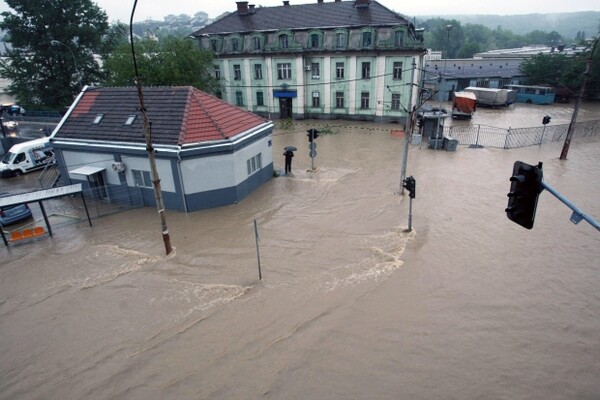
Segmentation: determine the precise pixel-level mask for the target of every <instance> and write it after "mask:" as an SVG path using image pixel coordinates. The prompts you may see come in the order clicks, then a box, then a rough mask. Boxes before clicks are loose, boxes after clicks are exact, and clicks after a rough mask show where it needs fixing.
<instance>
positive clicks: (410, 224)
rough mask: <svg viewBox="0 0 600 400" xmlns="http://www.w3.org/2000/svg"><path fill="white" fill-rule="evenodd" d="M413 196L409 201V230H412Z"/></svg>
mask: <svg viewBox="0 0 600 400" xmlns="http://www.w3.org/2000/svg"><path fill="white" fill-rule="evenodd" d="M412 201H413V199H412V197H411V198H410V200H409V201H408V232H410V231H412Z"/></svg>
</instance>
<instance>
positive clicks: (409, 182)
mask: <svg viewBox="0 0 600 400" xmlns="http://www.w3.org/2000/svg"><path fill="white" fill-rule="evenodd" d="M402 186H403V187H404V189H406V190H408V196H409V197H410V198H411V199H414V198H415V196H416V194H417V181H416V180H415V178H413V177H412V176H409V177H408V178H406V179H404V181H402Z"/></svg>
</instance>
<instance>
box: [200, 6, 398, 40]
mask: <svg viewBox="0 0 600 400" xmlns="http://www.w3.org/2000/svg"><path fill="white" fill-rule="evenodd" d="M313 1H315V2H314V3H313V4H300V5H288V6H279V7H256V8H254V10H253V11H252V12H250V13H248V14H246V15H239V14H238V13H237V11H234V12H232V13H231V14H229V15H227V16H225V17H223V18H221V19H219V20H217V21H215V22H213V23H212V24H210V25H207V26H205V27H204V28H202V29H199V30H197V31H196V32H194V33H192V36H201V35H205V34H228V33H234V32H237V33H242V32H256V31H278V30H281V29H290V30H295V29H314V28H337V27H362V26H385V25H391V26H395V25H406V24H408V23H409V22H408V21H407V20H406V19H405V18H404V17H402V16H401V15H400V14H398V13H395V12H393V11H391V10H390V9H388V8H386V7H384V6H383V5H381V4H379V3H378V2H376V1H374V0H373V1H371V2H370V4H369V6H368V7H356V6H355V1H329V2H323V3H317V2H316V0H313Z"/></svg>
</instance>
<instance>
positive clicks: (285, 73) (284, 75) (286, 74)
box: [277, 63, 292, 81]
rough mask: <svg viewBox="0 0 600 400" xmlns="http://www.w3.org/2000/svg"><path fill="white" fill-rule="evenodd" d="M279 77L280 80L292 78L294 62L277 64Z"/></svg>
mask: <svg viewBox="0 0 600 400" xmlns="http://www.w3.org/2000/svg"><path fill="white" fill-rule="evenodd" d="M277 79H278V80H280V81H285V80H291V79H292V63H278V64H277Z"/></svg>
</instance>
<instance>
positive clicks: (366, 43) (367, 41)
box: [362, 32, 373, 47]
mask: <svg viewBox="0 0 600 400" xmlns="http://www.w3.org/2000/svg"><path fill="white" fill-rule="evenodd" d="M372 43H373V38H372V34H371V32H363V34H362V45H363V47H370V46H371V44H372Z"/></svg>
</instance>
